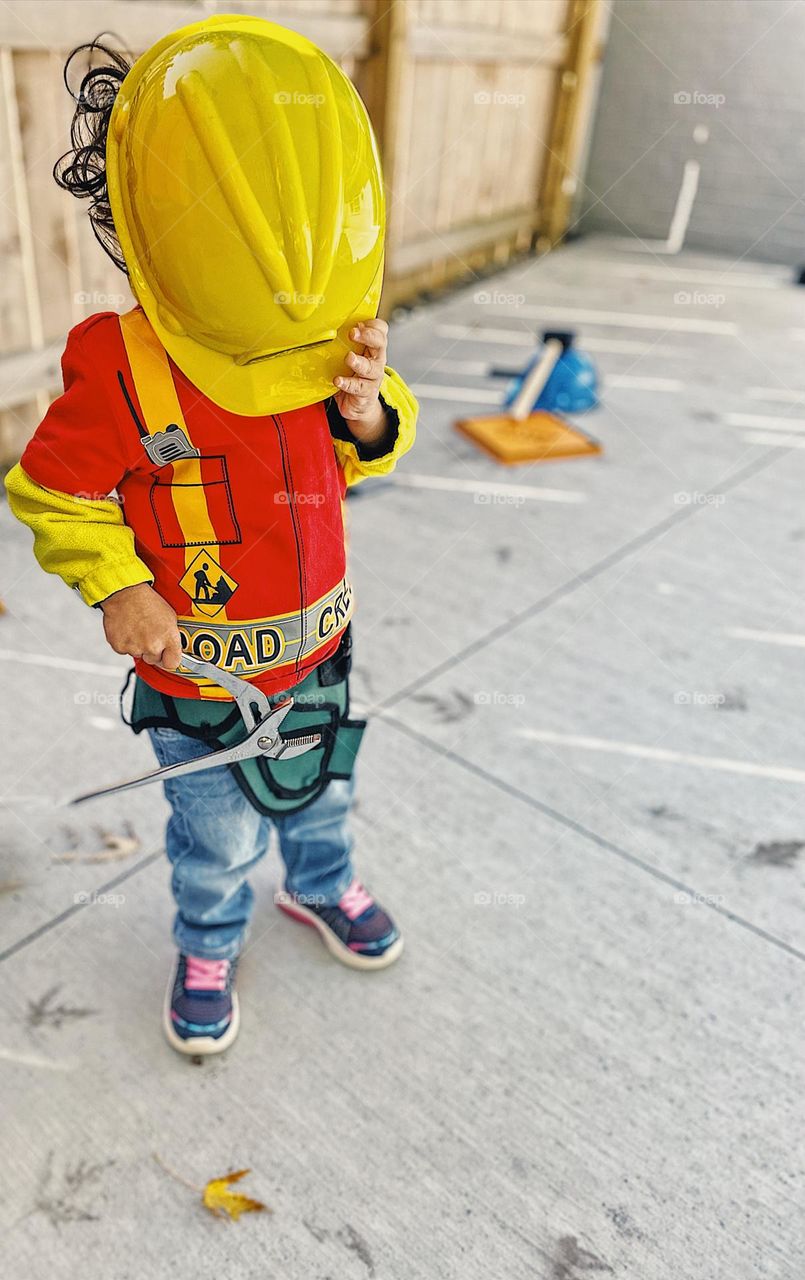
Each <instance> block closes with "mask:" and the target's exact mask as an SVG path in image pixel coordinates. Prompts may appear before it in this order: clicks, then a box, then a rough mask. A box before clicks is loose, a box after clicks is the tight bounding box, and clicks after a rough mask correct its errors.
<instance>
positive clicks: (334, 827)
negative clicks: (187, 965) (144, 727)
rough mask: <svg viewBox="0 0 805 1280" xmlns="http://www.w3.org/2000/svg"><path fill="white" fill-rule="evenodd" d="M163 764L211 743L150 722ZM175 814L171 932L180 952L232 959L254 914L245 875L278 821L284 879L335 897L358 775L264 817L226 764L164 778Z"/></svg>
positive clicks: (324, 897)
mask: <svg viewBox="0 0 805 1280" xmlns="http://www.w3.org/2000/svg"><path fill="white" fill-rule="evenodd" d="M148 735H149V737H150V739H151V743H152V746H153V748H154V751H155V752H156V756H157V759H158V760H159V763H160V764H161V765H166V764H175V763H176V762H177V761H179V760H195V759H197V758H198V757H199V756H203V755H205V754H207V752H209V751H211V750H212V749H213V748H211V747H209V746H207V745H206V744H205V743H203V742H199V741H198V740H197V739H195V738H189V737H187V736H186V735H185V734H183V733H179V732H178V731H177V730H176V729H149V730H148ZM164 786H165V795H166V796H167V799H168V801H169V803H170V805H171V808H172V810H173V813H172V814H171V817H170V819H169V820H168V828H167V833H166V849H167V853H168V858H169V859H170V861H171V863H172V865H173V876H172V879H171V888H172V890H173V896H174V899H175V900H176V907H177V911H176V917H175V919H174V925H173V936H174V939H175V941H176V945H177V946H178V948H179V950H180V951H184V952H187V953H188V954H189V955H193V956H205V957H208V958H210V959H213V958H214V959H227V960H230V959H232V958H233V957H234V956H236V955H238V953H239V952H240V950H241V948H242V946H243V942H244V939H245V936H246V930H247V927H248V924H249V919H250V916H251V913H252V903H253V899H254V894H253V892H252V889H251V886H250V885H249V882H248V876H249V873H250V872H251V870H252V868H253V867H254V866H256V864H257V863H258V862H259V861H260V859H261V858H262V856H263V854H264V853H265V851H266V849H267V848H268V840H269V835H270V831H271V825H272V823H273V825H274V826H275V827H276V829H277V833H278V835H279V846H280V852H281V854H282V859H283V861H284V863H285V887H286V888H287V889H288V890H289V891H290V892H292V893H297V894H299V895H300V896H302V897H310V898H314V899H315V901H316V902H319V903H323V904H333V903H336V902H338V900H339V898H340V897H341V895H342V894H343V892H344V890H345V889H346V888H347V887H348V886H349V884H350V883H351V881H352V878H353V870H352V862H351V859H350V854H351V852H352V836H351V834H350V829H349V821H348V818H349V810H350V806H351V804H352V794H353V789H354V779H350V780H349V781H348V782H346V781H342V780H340V779H333V780H332V781H331V782H330V783H328V785H327V787H326V789H325V790H324V791H323V792H322V794H321V795H320V796H319V797H318V799H316V800H314V801H313V803H312V804H309V805H308V806H307V808H305V809H301V810H299V812H297V813H291V814H286V815H284V816H282V817H277V818H265V817H263V815H262V814H260V813H258V812H257V810H256V809H255V808H254V807H253V805H252V804H250V802H249V801H248V800H247V799H246V797H245V795H244V794H243V792H242V791H241V789H240V787H239V786H238V784H237V782H236V780H235V778H234V775H233V774H232V773H231V771H230V770H229V769H228V768H226V766H223V767H221V766H218V767H217V768H214V769H202V770H200V771H199V772H198V773H191V774H187V775H186V776H185V777H183V778H172V779H170V780H169V781H168V782H166V783H165V784H164Z"/></svg>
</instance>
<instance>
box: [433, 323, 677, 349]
mask: <svg viewBox="0 0 805 1280" xmlns="http://www.w3.org/2000/svg"><path fill="white" fill-rule="evenodd" d="M436 333H437V336H439V337H441V338H453V339H456V340H458V341H459V342H483V343H499V344H500V345H501V346H512V347H531V348H532V349H533V348H535V347H536V346H537V344H538V338H537V336H536V334H533V333H529V332H527V330H525V329H482V328H475V327H474V326H473V325H470V324H439V325H437V326H436ZM581 346H582V347H583V349H584V350H585V351H601V352H609V353H611V354H613V355H627V356H647V355H649V354H650V355H652V356H678V355H686V354H687V350H686V348H684V347H674V346H671V345H670V343H664V342H636V341H635V339H634V338H602V337H594V336H591V337H588V336H587V335H586V334H585V335H584V340H583V342H581Z"/></svg>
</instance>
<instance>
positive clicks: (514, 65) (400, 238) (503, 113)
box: [0, 0, 608, 463]
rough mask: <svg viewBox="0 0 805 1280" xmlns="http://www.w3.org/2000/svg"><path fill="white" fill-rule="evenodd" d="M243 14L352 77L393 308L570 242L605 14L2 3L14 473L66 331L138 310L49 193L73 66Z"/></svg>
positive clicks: (0, 424)
mask: <svg viewBox="0 0 805 1280" xmlns="http://www.w3.org/2000/svg"><path fill="white" fill-rule="evenodd" d="M232 8H238V9H240V10H243V11H247V12H250V13H256V14H259V15H261V16H264V17H268V18H271V19H272V20H273V21H276V22H281V23H283V24H284V25H286V26H288V27H291V28H293V29H295V30H297V31H300V32H302V33H303V34H305V35H307V36H309V37H310V38H311V39H313V40H314V41H315V42H316V43H317V44H319V45H320V46H321V47H322V48H324V49H325V50H326V51H327V52H328V53H329V54H330V55H331V56H332V57H333V58H335V59H336V60H337V61H338V62H339V63H340V65H341V66H343V67H344V69H345V70H346V71H347V73H348V74H349V75H350V76H352V78H353V79H354V80H355V82H356V84H357V85H358V88H359V90H360V91H361V93H362V95H363V97H364V99H365V101H366V103H367V106H368V108H369V111H370V114H371V116H372V119H373V121H374V124H375V128H376V130H377V133H378V137H379V139H380V146H381V150H382V153H383V161H384V168H385V174H386V181H387V184H388V190H389V226H388V246H387V269H386V285H385V291H384V309H385V310H386V311H388V310H389V309H390V308H391V307H392V306H393V305H394V304H395V303H398V302H400V301H404V300H407V299H410V298H412V297H414V296H416V294H417V293H419V292H421V291H422V290H423V289H432V288H434V287H436V286H439V285H441V284H443V283H445V282H447V281H449V280H450V279H451V278H456V277H466V276H469V275H471V273H472V271H473V270H475V269H477V268H478V267H480V266H481V265H484V264H486V263H488V262H490V261H494V262H504V261H505V260H506V259H507V258H508V257H509V256H510V255H511V254H512V253H513V252H516V251H518V250H521V249H524V248H528V247H530V246H532V245H535V244H536V245H537V247H539V248H540V249H543V248H549V247H550V246H551V245H552V244H554V243H556V242H557V241H558V240H559V239H561V236H562V234H563V232H564V231H565V229H566V227H567V223H568V219H569V216H570V214H569V210H570V208H571V205H572V201H573V194H574V189H575V183H576V178H575V174H576V173H577V167H578V165H579V163H580V159H581V157H582V156H583V154H584V149H585V144H586V140H587V137H588V134H589V129H590V124H591V120H592V115H593V111H594V99H595V84H596V77H597V65H598V63H599V62H600V58H601V51H602V48H603V41H604V38H605V31H606V24H607V18H608V0H255V2H254V3H251V4H250V3H240V4H237V5H233V4H232V3H231V0H105V2H104V3H99V0H5V3H3V4H2V5H0V191H2V198H1V199H0V252H2V259H3V272H2V275H1V276H0V463H2V462H8V461H11V460H13V459H14V458H15V457H17V456H18V455H19V452H20V449H21V447H22V446H23V444H24V442H25V440H26V439H27V438H28V436H29V435H30V432H31V430H32V429H33V427H34V426H35V425H36V423H37V421H38V420H39V419H40V418H41V415H42V413H43V412H44V409H45V408H46V407H47V403H48V401H49V400H50V398H51V397H52V396H53V394H55V393H56V392H57V391H58V390H59V389H60V374H59V356H60V354H61V350H62V347H63V342H64V336H65V334H66V332H67V330H68V329H69V328H70V327H71V326H72V325H74V324H76V323H77V322H78V321H79V320H81V319H82V318H83V317H84V316H86V315H89V314H91V313H92V312H93V311H99V310H105V309H111V310H125V309H126V308H127V307H129V306H131V305H132V299H131V295H130V293H129V290H128V285H127V281H126V278H125V276H124V275H122V273H120V272H119V271H117V270H116V268H115V267H114V266H113V265H112V264H111V263H110V262H109V261H108V260H107V258H106V257H105V255H104V254H103V253H102V252H101V250H100V249H99V248H98V246H97V245H96V243H95V240H94V237H93V235H92V232H91V229H90V227H89V223H88V219H87V217H86V212H85V210H84V209H83V208H82V207H81V206H80V204H79V203H78V202H77V201H75V200H74V199H72V197H70V196H69V195H67V194H66V193H65V192H62V191H60V190H59V189H58V188H57V187H56V185H55V183H54V181H53V178H52V173H51V171H52V168H53V163H54V161H55V159H56V158H57V157H58V155H59V154H60V153H61V152H62V151H63V150H65V149H66V146H67V138H68V127H69V121H70V118H71V115H72V109H71V108H72V104H71V101H70V99H69V97H68V95H67V93H66V92H65V89H64V86H63V84H62V65H63V62H64V56H65V53H66V52H67V51H68V50H69V49H70V48H71V47H72V46H74V45H75V44H79V43H81V42H82V41H84V40H87V39H90V38H92V37H93V36H95V35H97V34H98V32H99V30H101V29H106V30H108V31H112V32H113V33H114V34H115V35H116V36H118V37H119V38H120V40H121V41H122V42H123V44H124V45H125V46H126V47H127V48H129V49H130V50H132V51H133V52H135V53H137V52H140V51H142V50H143V49H146V48H148V46H149V45H151V44H152V43H153V42H154V41H155V40H157V39H158V38H159V37H160V36H161V35H163V34H165V33H166V32H168V31H170V30H172V29H173V28H175V27H178V26H180V25H182V24H183V23H185V22H192V21H195V20H198V19H199V18H201V17H204V16H206V15H207V14H210V13H214V12H227V11H230V10H231V9H232Z"/></svg>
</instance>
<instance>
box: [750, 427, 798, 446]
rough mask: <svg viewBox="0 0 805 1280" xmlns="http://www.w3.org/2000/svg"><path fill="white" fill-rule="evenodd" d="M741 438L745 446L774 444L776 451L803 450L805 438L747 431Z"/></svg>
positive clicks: (777, 433) (774, 432) (777, 432)
mask: <svg viewBox="0 0 805 1280" xmlns="http://www.w3.org/2000/svg"><path fill="white" fill-rule="evenodd" d="M743 438H744V440H745V441H746V443H747V444H776V445H777V448H778V449H782V448H786V449H805V436H786V435H783V433H782V432H781V431H770V432H768V433H764V432H763V431H747V432H745V434H744V437H743Z"/></svg>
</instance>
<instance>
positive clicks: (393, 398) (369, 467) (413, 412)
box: [333, 366, 419, 485]
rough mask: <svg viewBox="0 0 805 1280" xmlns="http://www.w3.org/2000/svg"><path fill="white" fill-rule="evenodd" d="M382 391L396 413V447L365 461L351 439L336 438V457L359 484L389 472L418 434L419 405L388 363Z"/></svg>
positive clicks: (350, 479) (350, 480) (352, 481)
mask: <svg viewBox="0 0 805 1280" xmlns="http://www.w3.org/2000/svg"><path fill="white" fill-rule="evenodd" d="M380 394H381V396H382V397H383V401H384V403H385V405H386V406H387V408H389V409H391V410H392V411H393V412H394V413H395V414H396V415H397V439H396V440H395V442H394V448H393V449H392V450H391V451H390V452H389V453H385V454H383V457H382V458H375V459H373V460H372V461H371V462H366V461H362V460H361V458H360V457H359V456H358V450H357V448H356V446H355V445H354V444H353V443H352V441H351V440H338V439H336V438H333V445H334V446H335V452H336V457H337V458H338V461H339V463H340V464H341V468H342V470H343V472H344V478H345V480H346V482H347V484H348V485H353V484H360V482H361V480H365V479H366V477H367V476H387V475H389V474H390V472H392V471H393V470H394V468H395V467H396V465H397V461H398V459H399V458H401V457H402V456H403V454H404V453H407V452H408V450H409V449H410V448H411V445H412V444H413V443H414V438H415V436H416V419H417V414H418V412H419V405H418V404H417V402H416V399H415V398H414V396H413V395H412V394H411V392H410V391H409V390H408V387H407V386H406V385H405V383H404V382H403V380H402V378H401V377H400V375H399V374H398V373H395V372H394V370H393V369H389V368H388V366H386V372H385V376H384V378H383V381H382V382H381V384H380Z"/></svg>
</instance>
